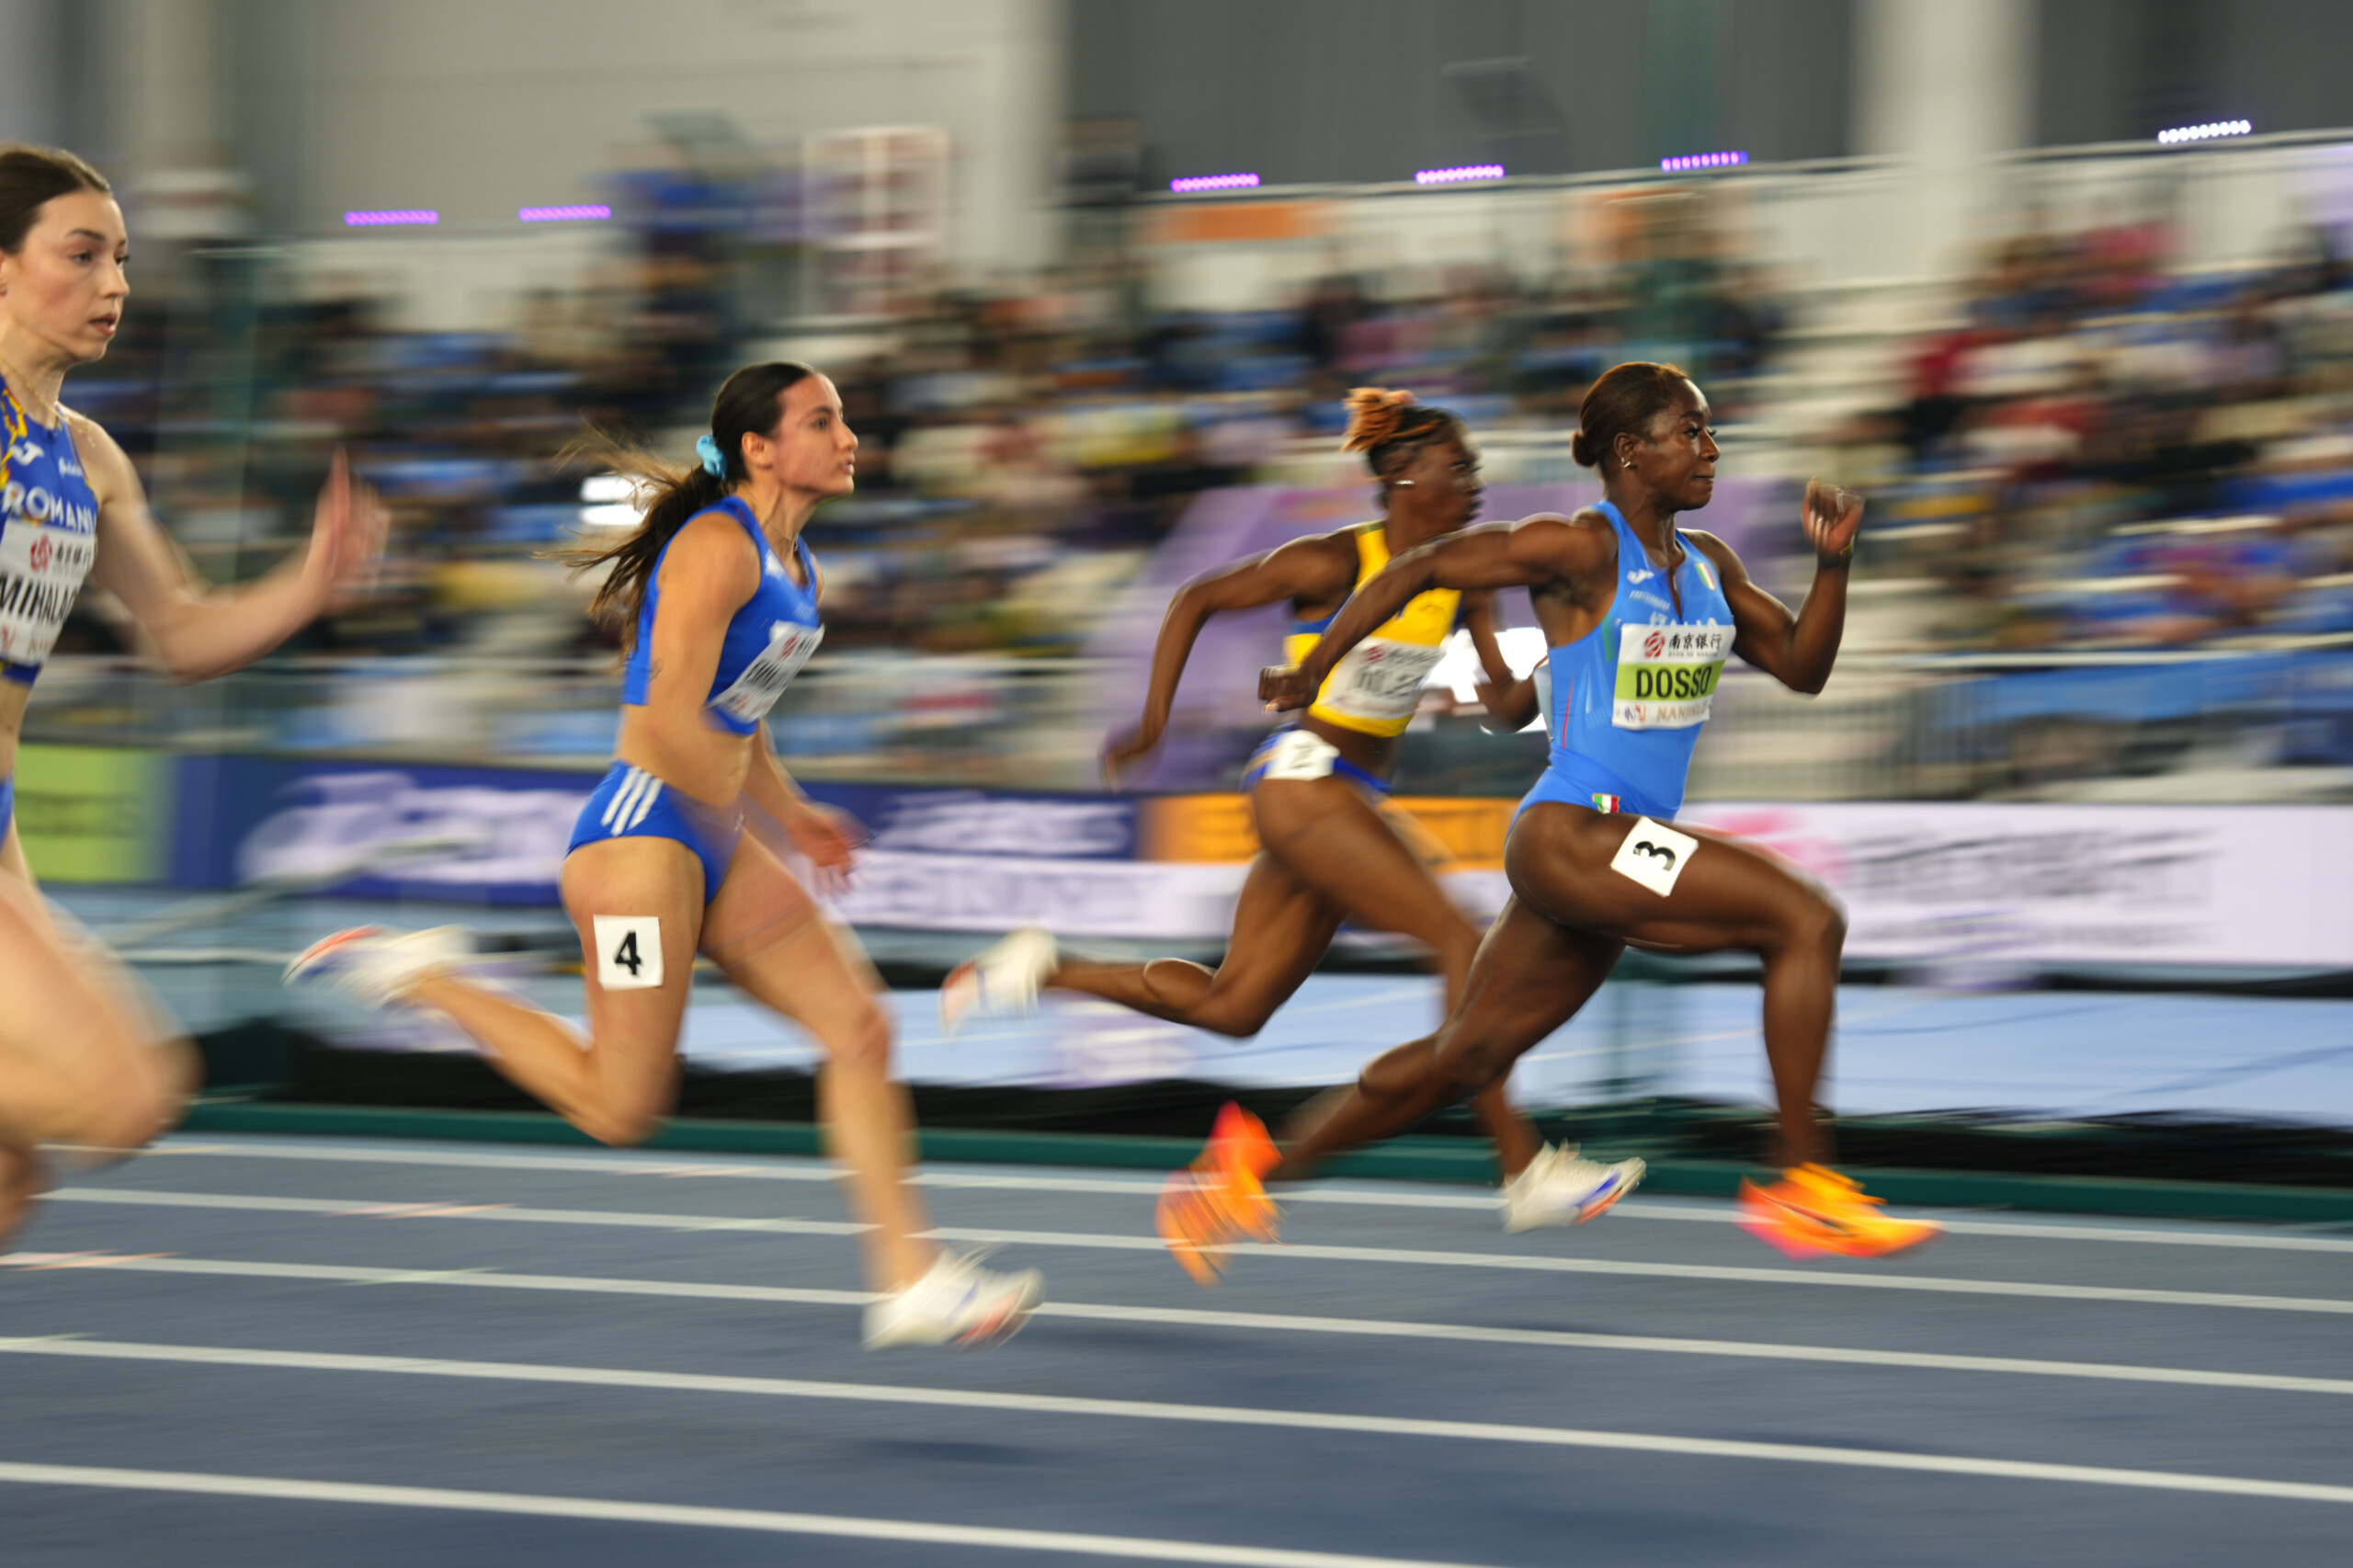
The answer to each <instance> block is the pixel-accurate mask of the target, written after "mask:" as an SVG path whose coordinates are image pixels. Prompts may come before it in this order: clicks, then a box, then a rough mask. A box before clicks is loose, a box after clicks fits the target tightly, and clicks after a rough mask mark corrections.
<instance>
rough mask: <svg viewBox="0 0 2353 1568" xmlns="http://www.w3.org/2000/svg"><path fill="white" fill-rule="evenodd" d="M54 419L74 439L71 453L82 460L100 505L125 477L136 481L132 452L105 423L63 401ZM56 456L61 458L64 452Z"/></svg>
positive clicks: (84, 470) (91, 489) (121, 483)
mask: <svg viewBox="0 0 2353 1568" xmlns="http://www.w3.org/2000/svg"><path fill="white" fill-rule="evenodd" d="M57 422H58V424H59V425H60V426H63V428H64V430H65V433H66V435H68V436H69V437H72V438H73V442H74V457H75V458H76V459H77V460H79V461H80V463H81V466H82V474H83V477H84V478H85V480H86V481H87V482H88V483H89V486H90V491H91V494H95V495H96V496H97V498H98V501H99V503H100V504H101V505H103V504H104V503H106V502H108V501H109V500H111V499H113V498H114V497H115V496H116V494H118V493H119V492H120V491H121V490H122V488H123V483H124V482H125V481H126V480H127V481H130V482H131V483H132V484H136V483H138V471H137V470H135V469H134V468H132V467H131V454H130V453H128V452H126V451H124V450H123V449H122V444H121V443H120V442H119V441H117V440H116V439H115V438H114V437H112V436H111V435H109V434H108V432H107V427H106V426H103V425H101V424H99V423H98V422H97V420H95V419H93V418H91V417H90V416H89V415H86V414H82V413H79V412H77V411H75V410H74V409H71V408H67V407H66V406H65V405H63V403H60V404H59V405H58V409H57ZM58 455H59V456H60V457H61V458H62V457H63V455H64V454H63V453H62V452H61V453H59V454H58Z"/></svg>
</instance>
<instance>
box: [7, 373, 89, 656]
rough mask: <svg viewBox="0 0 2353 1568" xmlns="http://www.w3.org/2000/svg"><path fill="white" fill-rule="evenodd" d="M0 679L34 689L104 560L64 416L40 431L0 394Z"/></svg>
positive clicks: (9, 395) (11, 396)
mask: <svg viewBox="0 0 2353 1568" xmlns="http://www.w3.org/2000/svg"><path fill="white" fill-rule="evenodd" d="M0 440H5V441H6V450H5V452H0V678H5V679H7V680H12V681H15V682H16V683H17V685H19V686H30V685H32V683H33V682H34V681H35V680H36V679H38V678H39V677H40V668H41V665H45V664H47V663H48V662H49V651H50V650H51V648H54V647H55V646H56V645H57V633H58V631H59V629H60V628H62V627H63V626H64V624H65V616H66V612H67V611H69V610H71V609H72V608H74V597H75V596H77V595H78V594H80V593H81V591H82V579H83V578H85V577H86V576H88V575H89V574H90V563H91V562H94V561H95V560H97V553H98V497H97V492H96V491H94V490H92V489H91V488H90V479H89V476H88V475H87V474H85V473H84V472H82V460H81V454H80V453H78V452H76V451H75V450H74V437H72V436H71V435H70V434H69V433H67V431H66V428H65V420H64V416H63V415H60V416H59V417H58V422H57V424H56V425H55V426H46V425H37V424H35V423H33V421H32V420H31V418H30V417H28V415H26V413H25V411H24V410H23V409H22V408H20V407H18V406H17V399H16V397H15V395H14V394H13V393H11V392H9V391H8V390H7V389H6V387H5V386H0Z"/></svg>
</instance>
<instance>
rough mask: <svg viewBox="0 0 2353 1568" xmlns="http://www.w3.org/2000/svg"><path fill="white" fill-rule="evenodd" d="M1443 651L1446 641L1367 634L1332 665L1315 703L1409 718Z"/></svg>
mask: <svg viewBox="0 0 2353 1568" xmlns="http://www.w3.org/2000/svg"><path fill="white" fill-rule="evenodd" d="M1445 654H1446V650H1445V649H1444V648H1443V647H1438V648H1433V647H1429V646H1427V645H1425V644H1423V643H1420V642H1390V641H1389V640H1388V639H1387V638H1384V637H1368V638H1366V639H1365V640H1364V641H1363V642H1359V643H1358V644H1357V645H1356V646H1355V647H1353V648H1351V649H1349V650H1348V651H1347V653H1346V654H1344V655H1342V657H1341V659H1340V662H1339V663H1338V664H1336V665H1333V666H1332V673H1331V675H1330V676H1327V677H1326V678H1325V680H1324V692H1323V695H1322V696H1320V697H1318V698H1317V699H1315V702H1316V706H1317V707H1319V708H1323V709H1326V710H1330V711H1331V712H1334V713H1338V714H1341V715H1344V716H1345V717H1347V718H1350V719H1370V720H1374V721H1377V722H1381V723H1394V722H1397V721H1398V720H1400V719H1410V718H1412V717H1413V716H1414V710H1415V709H1416V708H1418V707H1420V706H1421V701H1422V683H1423V682H1424V681H1426V680H1427V679H1428V678H1429V674H1430V672H1431V671H1432V670H1434V669H1436V668H1438V660H1439V659H1441V658H1443V657H1444V656H1445Z"/></svg>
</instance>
